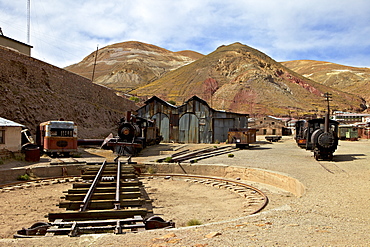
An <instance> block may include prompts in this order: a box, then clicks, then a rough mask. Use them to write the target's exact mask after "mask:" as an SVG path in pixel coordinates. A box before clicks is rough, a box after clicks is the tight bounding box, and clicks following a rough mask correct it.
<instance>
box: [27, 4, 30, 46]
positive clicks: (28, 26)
mask: <svg viewBox="0 0 370 247" xmlns="http://www.w3.org/2000/svg"><path fill="white" fill-rule="evenodd" d="M30 23H31V0H27V44H30Z"/></svg>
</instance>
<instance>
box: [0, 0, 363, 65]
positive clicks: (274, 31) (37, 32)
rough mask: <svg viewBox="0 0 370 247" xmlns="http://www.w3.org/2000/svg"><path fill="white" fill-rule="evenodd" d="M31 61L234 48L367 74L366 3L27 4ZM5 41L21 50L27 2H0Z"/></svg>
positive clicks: (132, 0) (183, 0) (66, 0)
mask: <svg viewBox="0 0 370 247" xmlns="http://www.w3.org/2000/svg"><path fill="white" fill-rule="evenodd" d="M30 3H31V4H30V6H31V25H30V27H31V28H30V45H32V46H33V47H34V48H33V49H32V56H33V57H35V58H37V59H40V60H43V61H45V62H48V63H51V64H53V65H56V66H59V67H64V66H68V65H71V64H74V63H77V62H79V61H81V60H82V59H83V58H84V57H85V56H87V55H88V54H90V53H91V52H94V51H95V49H96V47H97V45H99V48H102V47H104V46H106V45H110V44H114V43H119V42H124V41H132V40H134V41H141V42H145V43H149V44H153V45H157V46H159V47H162V48H165V49H168V50H171V51H180V50H193V51H197V52H200V53H202V54H208V53H210V52H212V51H214V50H216V49H217V47H218V46H220V45H228V44H231V43H234V42H240V43H243V44H245V45H248V46H251V47H253V48H255V49H258V50H260V51H262V52H264V53H266V54H267V55H268V56H270V57H272V58H273V59H275V60H276V61H288V60H301V59H312V60H319V61H329V62H334V63H339V64H343V65H349V66H356V67H370V14H369V13H370V1H368V0H309V1H308V0H258V1H257V0H233V1H228V0H177V1H173V0H109V1H102V0H63V1H60V0H58V1H57V0H30ZM0 27H1V28H2V31H3V33H4V35H5V36H8V37H10V38H13V39H17V40H19V41H21V42H24V43H27V0H13V1H9V0H0Z"/></svg>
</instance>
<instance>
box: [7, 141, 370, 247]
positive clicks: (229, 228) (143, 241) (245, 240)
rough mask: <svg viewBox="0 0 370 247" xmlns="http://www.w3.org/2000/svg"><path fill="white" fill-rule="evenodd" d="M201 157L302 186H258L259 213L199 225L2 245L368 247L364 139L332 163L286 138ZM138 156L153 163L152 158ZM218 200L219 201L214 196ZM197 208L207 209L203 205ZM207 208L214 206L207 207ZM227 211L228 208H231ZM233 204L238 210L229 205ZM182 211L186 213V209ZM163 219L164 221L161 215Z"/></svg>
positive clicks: (369, 181) (368, 152)
mask: <svg viewBox="0 0 370 247" xmlns="http://www.w3.org/2000/svg"><path fill="white" fill-rule="evenodd" d="M234 155H235V156H234V158H228V157H227V155H223V156H219V157H213V158H209V159H206V160H201V161H199V163H202V164H228V165H237V166H243V167H254V168H260V169H266V170H270V171H276V172H282V173H285V174H287V175H289V176H292V177H294V178H296V179H298V180H300V182H302V183H303V184H304V185H305V186H306V193H305V194H304V195H303V196H302V197H300V198H296V197H294V196H288V194H286V193H280V192H278V191H275V190H274V189H272V188H269V187H267V186H263V185H261V184H252V185H254V186H255V187H260V189H262V190H264V191H265V192H266V193H267V195H268V196H269V198H270V203H269V205H268V207H267V208H266V209H265V210H264V211H262V212H261V213H259V214H256V215H252V216H241V217H239V218H235V219H227V220H225V221H221V222H213V223H209V224H205V225H202V226H193V227H180V228H176V229H168V230H154V231H146V232H139V233H136V234H125V235H89V236H81V237H78V238H68V237H53V238H44V239H32V240H12V239H2V240H0V245H2V246H50V245H54V246H153V247H154V246H197V247H201V246H207V247H208V246H369V245H370V240H369V239H370V238H369V236H368V235H369V230H370V226H369V223H370V207H369V206H370V198H369V188H370V186H369V185H370V174H369V170H370V162H369V161H370V159H369V156H370V141H368V140H361V141H357V142H347V141H341V142H340V143H339V147H338V150H337V152H336V153H335V157H334V161H333V162H329V161H320V162H318V161H316V160H314V158H313V155H312V153H310V152H307V151H305V150H302V149H300V148H298V147H297V146H296V145H295V143H294V140H293V139H292V138H284V139H283V140H282V141H280V142H278V143H273V144H263V145H262V144H261V145H258V146H255V147H254V148H252V149H249V150H243V151H235V152H234ZM144 157H146V158H150V159H151V160H155V158H153V157H147V156H145V155H144V156H143V157H141V158H140V157H139V158H137V159H138V160H143V159H144ZM219 200H220V201H221V200H222V198H219ZM204 207H207V205H206V204H204ZM212 207H214V206H212ZM231 207H233V206H230V208H231ZM235 207H239V205H235ZM188 211H189V213H190V214H191V213H193V212H192V208H189V209H188ZM166 220H168V219H167V218H166Z"/></svg>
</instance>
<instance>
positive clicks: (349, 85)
mask: <svg viewBox="0 0 370 247" xmlns="http://www.w3.org/2000/svg"><path fill="white" fill-rule="evenodd" d="M282 64H283V65H284V66H286V67H288V68H289V69H291V70H293V71H295V72H297V73H299V74H301V75H303V76H304V77H306V78H309V79H311V80H314V81H316V82H319V83H322V84H324V85H326V86H329V87H333V88H336V89H339V90H342V91H343V92H347V93H352V94H356V95H358V96H360V97H362V98H363V99H364V100H366V102H367V106H368V107H370V105H369V104H370V103H369V102H370V69H369V68H357V67H350V66H344V65H340V64H335V63H329V62H322V61H313V60H295V61H288V62H282Z"/></svg>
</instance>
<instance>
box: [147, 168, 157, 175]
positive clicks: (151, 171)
mask: <svg viewBox="0 0 370 247" xmlns="http://www.w3.org/2000/svg"><path fill="white" fill-rule="evenodd" d="M146 172H147V173H149V174H154V173H155V169H154V168H153V167H152V166H149V167H148V169H147V170H146Z"/></svg>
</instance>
